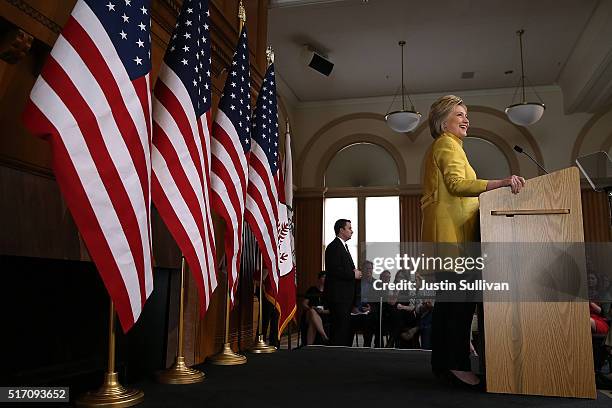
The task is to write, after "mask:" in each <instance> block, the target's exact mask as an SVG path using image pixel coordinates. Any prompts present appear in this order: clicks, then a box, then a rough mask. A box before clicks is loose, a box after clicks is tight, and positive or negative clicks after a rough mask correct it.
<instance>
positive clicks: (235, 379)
mask: <svg viewBox="0 0 612 408" xmlns="http://www.w3.org/2000/svg"><path fill="white" fill-rule="evenodd" d="M429 356H430V354H429V352H427V351H420V350H390V349H382V350H380V349H379V350H376V349H364V348H342V347H306V348H302V349H299V350H293V351H287V350H282V351H278V352H276V353H274V354H269V355H255V354H249V355H248V356H247V357H248V359H249V360H248V363H247V364H245V365H242V366H233V367H224V366H213V365H210V364H204V365H202V366H200V367H199V368H200V369H202V370H204V372H205V373H206V376H207V378H206V380H205V381H204V382H203V383H200V384H193V385H161V384H156V383H154V382H152V381H147V382H143V383H140V384H136V386H137V387H139V388H140V389H142V390H143V391H144V392H145V402H144V403H143V404H142V405H139V407H206V408H211V407H286V408H293V407H308V408H315V407H328V406H332V405H333V406H342V407H367V406H369V407H372V408H375V407H388V408H392V407H403V406H406V407H423V408H425V407H426V408H436V407H461V408H468V407H469V408H475V407H493V406H494V407H496V408H498V407H499V408H504V407H512V408H517V407H520V408H528V407H555V408H559V407H561V408H564V407H567V408H574V407H575V408H587V407H588V408H596V407H611V406H612V399H611V398H610V397H608V396H606V395H604V394H603V393H601V392H598V393H597V400H581V399H568V398H550V397H531V396H516V395H500V394H486V393H478V392H473V391H470V390H465V391H464V390H462V389H456V388H448V387H445V386H444V385H442V384H440V383H438V382H437V380H436V379H435V377H434V376H433V375H432V374H431V370H430V366H429Z"/></svg>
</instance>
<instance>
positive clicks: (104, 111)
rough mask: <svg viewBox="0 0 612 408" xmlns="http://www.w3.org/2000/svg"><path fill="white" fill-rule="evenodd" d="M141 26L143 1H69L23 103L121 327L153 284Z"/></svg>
mask: <svg viewBox="0 0 612 408" xmlns="http://www.w3.org/2000/svg"><path fill="white" fill-rule="evenodd" d="M150 32H151V18H150V1H148V0H105V1H98V0H79V1H78V2H77V3H76V5H75V7H74V9H73V10H72V14H71V16H70V17H69V19H68V22H67V23H66V26H65V27H64V29H63V30H62V33H61V34H60V36H59V37H58V39H57V42H56V43H55V45H54V47H53V50H52V51H51V55H50V56H49V58H48V59H47V61H46V63H45V66H44V67H43V70H42V73H41V75H40V77H39V78H38V80H37V81H36V83H35V85H34V88H33V89H32V93H31V94H30V101H29V103H28V105H27V106H26V109H25V111H24V121H25V124H26V126H27V127H28V128H29V129H30V130H31V132H32V133H33V134H35V135H38V136H41V137H45V138H47V140H48V141H49V142H50V143H51V149H52V151H53V169H54V171H55V176H56V179H57V182H58V184H59V186H60V189H61V191H62V194H63V196H64V199H65V200H66V203H67V205H68V207H69V208H70V211H71V213H72V216H73V217H74V220H75V222H76V225H77V227H78V229H79V231H80V233H81V235H82V237H83V240H84V241H85V244H86V245H87V249H88V250H89V254H90V255H91V258H92V260H93V261H94V262H95V264H96V267H97V268H98V271H99V272H100V275H101V276H102V279H103V281H104V284H105V285H106V288H107V290H108V292H109V294H110V296H111V299H112V300H113V302H114V304H115V307H116V310H117V314H118V316H119V320H120V322H121V326H122V327H123V330H124V331H127V330H129V329H130V328H131V327H132V325H133V324H134V322H135V321H136V320H137V319H138V316H139V315H140V313H141V311H142V307H143V305H144V303H145V300H146V299H147V297H148V296H149V294H150V293H151V292H152V290H153V278H152V266H151V232H150V231H151V230H150V225H151V224H150V193H149V191H150V184H151V174H150V169H151V156H150V149H151V136H150V135H151V113H150V112H151V111H150V106H151V94H150V87H149V72H150V70H151V53H150V50H151V37H150Z"/></svg>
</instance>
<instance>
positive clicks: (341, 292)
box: [323, 219, 361, 347]
mask: <svg viewBox="0 0 612 408" xmlns="http://www.w3.org/2000/svg"><path fill="white" fill-rule="evenodd" d="M334 232H335V233H336V238H334V240H333V241H332V242H330V243H329V245H327V248H326V249H325V271H326V272H327V275H326V280H325V289H324V291H323V292H324V293H323V295H324V297H325V299H326V301H327V304H328V306H329V312H330V323H331V337H330V343H331V345H333V346H349V347H350V346H351V344H352V339H351V310H352V308H353V305H354V297H355V279H361V271H360V270H359V269H356V268H355V263H354V262H353V258H352V257H351V253H350V252H349V249H348V246H347V244H346V242H347V241H348V240H349V239H351V236H352V235H353V229H352V228H351V221H350V220H345V219H339V220H338V221H336V223H335V224H334Z"/></svg>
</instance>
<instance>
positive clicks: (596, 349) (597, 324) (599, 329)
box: [587, 272, 612, 390]
mask: <svg viewBox="0 0 612 408" xmlns="http://www.w3.org/2000/svg"><path fill="white" fill-rule="evenodd" d="M600 281H601V277H600V276H598V275H597V274H595V273H594V272H589V273H588V275H587V282H588V288H589V312H590V315H591V333H592V334H593V363H594V364H595V383H596V386H597V388H598V389H605V390H610V389H612V380H611V379H610V378H608V377H606V376H605V375H604V374H603V372H602V368H603V366H604V364H605V361H606V360H609V358H610V354H609V353H610V351H609V347H608V346H607V341H608V339H609V338H610V335H609V334H610V326H609V320H608V319H607V318H606V317H605V316H604V315H603V310H602V303H601V302H600V300H601V299H602V298H603V296H605V295H603V296H602V294H601V292H600V290H601V289H602V288H601V285H600ZM606 335H607V338H603V339H602V337H604V336H606Z"/></svg>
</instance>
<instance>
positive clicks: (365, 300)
mask: <svg viewBox="0 0 612 408" xmlns="http://www.w3.org/2000/svg"><path fill="white" fill-rule="evenodd" d="M373 271H374V264H373V263H372V262H371V261H368V260H365V261H364V262H363V264H362V268H361V272H362V273H363V276H362V277H361V283H360V284H359V285H356V290H357V292H356V293H355V306H354V307H353V315H355V314H357V313H360V314H361V316H357V318H355V317H352V318H351V320H352V321H351V323H352V325H353V327H352V329H353V332H358V331H361V332H362V333H363V346H364V347H371V346H372V337H373V336H374V327H375V326H376V321H374V319H375V316H374V315H373V313H370V312H371V308H370V303H369V302H370V301H371V300H372V299H374V294H373V288H374V276H372V273H373Z"/></svg>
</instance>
